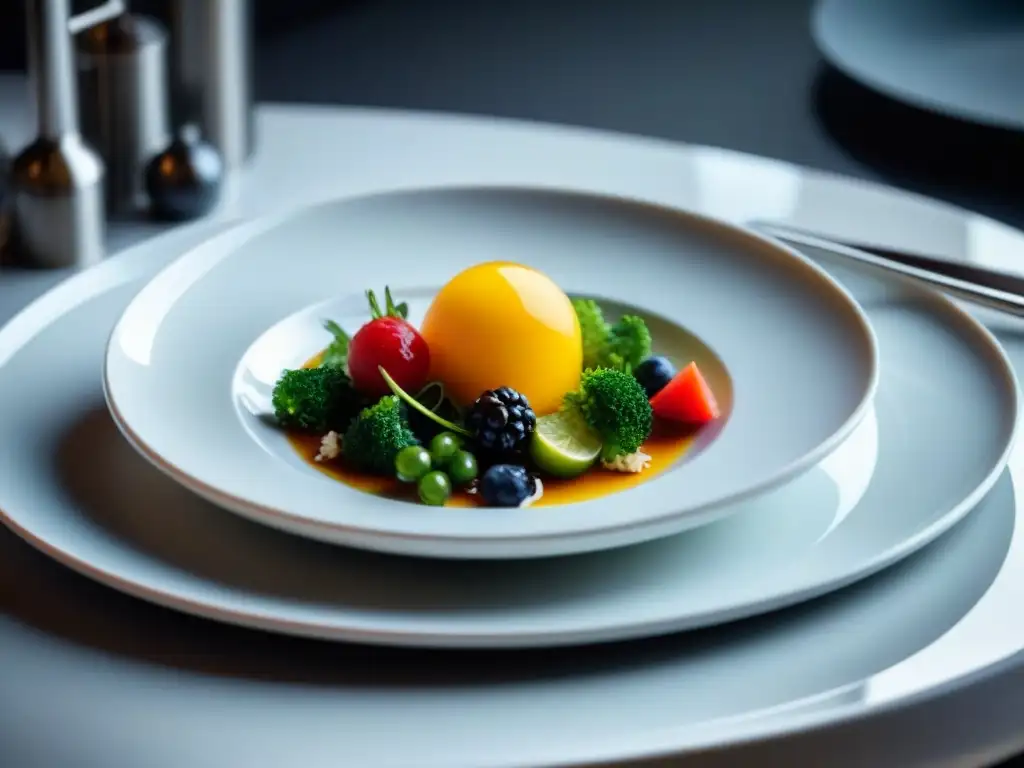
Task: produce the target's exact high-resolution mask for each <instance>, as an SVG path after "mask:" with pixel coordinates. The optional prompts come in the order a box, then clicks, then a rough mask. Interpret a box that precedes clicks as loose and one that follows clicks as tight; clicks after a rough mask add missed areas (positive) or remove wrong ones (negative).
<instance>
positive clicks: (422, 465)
mask: <svg viewBox="0 0 1024 768" xmlns="http://www.w3.org/2000/svg"><path fill="white" fill-rule="evenodd" d="M429 471H430V453H429V452H428V451H427V449H426V448H424V447H423V446H421V445H410V446H409V447H408V448H403V449H402V450H400V451H399V452H398V455H397V456H395V475H397V477H398V479H399V480H401V481H402V482H403V483H415V482H416V481H417V480H419V479H420V478H421V477H423V476H424V475H425V474H427V472H429Z"/></svg>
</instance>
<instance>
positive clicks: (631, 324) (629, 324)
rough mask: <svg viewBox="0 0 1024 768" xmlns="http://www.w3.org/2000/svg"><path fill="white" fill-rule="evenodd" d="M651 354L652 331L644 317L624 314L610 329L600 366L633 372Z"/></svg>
mask: <svg viewBox="0 0 1024 768" xmlns="http://www.w3.org/2000/svg"><path fill="white" fill-rule="evenodd" d="M650 356H651V332H650V331H649V330H647V324H646V323H645V322H644V321H643V318H640V317H637V316H636V315H623V316H622V319H621V320H619V321H618V322H617V323H615V324H614V325H612V327H611V328H610V329H609V331H608V339H607V340H606V341H605V346H604V350H603V352H602V355H601V363H600V367H602V368H615V369H616V370H619V371H625V372H626V373H631V372H632V371H633V369H634V368H636V367H637V366H638V365H640V363H642V362H643V361H644V360H646V359H647V358H648V357H650Z"/></svg>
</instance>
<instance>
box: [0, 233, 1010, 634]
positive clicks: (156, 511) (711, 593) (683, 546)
mask: <svg viewBox="0 0 1024 768" xmlns="http://www.w3.org/2000/svg"><path fill="white" fill-rule="evenodd" d="M251 228H252V227H251V226H243V227H242V228H241V229H240V230H238V232H239V236H242V235H243V234H244V232H245V231H246V230H247V229H251ZM156 266H157V265H151V266H143V265H142V264H139V263H133V262H123V261H121V262H112V263H109V264H105V265H103V266H101V267H98V268H96V269H94V270H91V271H89V272H88V273H86V274H84V275H82V276H81V277H78V278H75V279H74V280H72V281H70V282H68V283H67V284H65V285H64V286H62V287H60V288H58V289H57V290H55V291H54V292H53V293H51V294H50V295H48V296H46V297H44V298H43V299H41V300H40V301H39V302H37V303H36V304H34V305H32V306H31V307H29V308H28V309H27V310H25V312H24V313H23V314H22V315H21V316H19V317H18V318H16V319H15V320H14V321H12V322H11V324H10V325H9V326H7V328H6V329H4V330H3V331H0V360H2V361H3V362H4V365H3V367H2V368H0V389H2V391H4V392H7V393H9V396H8V397H7V398H5V399H4V401H3V402H4V403H7V404H8V406H7V407H6V408H4V407H3V405H2V404H0V461H2V462H3V466H5V467H7V468H8V471H10V472H12V473H14V475H13V476H16V477H18V478H19V482H18V483H11V484H5V485H3V486H0V509H2V510H3V515H4V519H5V521H6V522H7V524H8V525H9V526H10V527H11V528H12V529H14V530H15V531H17V532H18V533H19V534H20V535H22V536H23V537H25V538H26V539H27V540H28V541H30V542H32V543H33V544H35V545H36V546H38V547H40V548H41V549H42V550H43V551H45V552H47V553H49V554H50V555H52V556H53V557H55V558H56V559H58V560H59V561H61V562H63V563H65V564H67V565H69V566H71V567H72V568H75V569H76V570H79V571H81V572H83V573H85V574H87V575H89V576H90V577H92V578H95V579H98V580H100V581H102V582H103V583H106V584H109V585H111V586H113V587H115V588H116V589H120V590H123V591H126V592H128V593H129V594H133V595H137V596H140V597H143V598H145V599H147V600H151V601H154V602H157V603H160V604H162V605H166V606H169V607H172V608H176V609H180V610H184V611H187V612H190V613H196V614H199V615H202V616H206V617H210V618H214V619H218V620H222V621H227V622H232V623H239V624H244V625H249V626H255V627H260V628H265V629H269V630H273V631H277V632H284V633H291V634H301V635H311V636H316V637H323V638H332V639H349V640H357V641H363V642H373V643H385V644H402V645H417V646H422V645H432V646H461V647H466V646H490V647H495V646H501V647H510V646H537V645H559V644H566V643H584V642H595V641H601V640H610V639H621V638H626V637H637V636H643V635H652V634H658V633H664V632H668V631H671V630H677V629H683V628H694V627H699V626H705V625H708V624H712V623H716V622H723V621H727V620H730V619H735V618H739V617H741V616H749V615H751V614H754V613H758V612H763V611H767V610H771V609H774V608H778V607H780V606H784V605H788V604H791V603H793V602H796V601H799V600H803V599H807V598H810V597H812V596H815V595H820V594H822V593H824V592H827V591H829V590H832V589H836V588H838V587H840V586H843V585H845V584H848V583H849V582H851V581H853V580H855V579H857V578H860V577H863V576H866V575H868V574H870V573H872V572H874V571H876V570H878V569H880V568H883V567H884V566H886V565H888V564H891V563H892V562H894V561H896V560H898V559H900V558H902V557H904V556H906V555H908V554H909V553H911V552H913V551H914V550H916V549H918V548H919V547H921V546H923V545H924V544H926V543H927V542H929V541H931V540H932V539H933V538H935V537H936V536H938V535H939V534H940V533H941V532H942V531H944V530H946V529H947V528H949V527H950V526H951V525H953V524H954V523H955V522H957V521H958V520H960V519H961V518H962V516H963V515H964V514H966V513H967V511H968V510H969V509H970V508H971V507H972V505H973V504H974V503H975V502H976V501H977V500H978V499H979V498H980V497H981V496H982V495H983V494H984V493H985V491H986V490H987V489H988V488H990V487H991V485H992V483H993V482H995V479H996V477H997V476H998V474H999V472H1000V470H1001V468H1002V466H1003V465H1004V463H1005V462H1006V457H1007V453H1008V449H1009V445H1010V442H1011V440H1012V436H1013V431H1014V430H1013V425H1014V423H1015V414H1016V410H1017V399H1016V397H1017V396H1016V388H1015V384H1014V377H1013V373H1012V371H1011V370H1010V368H1009V365H1008V363H1007V361H1006V360H1005V358H1004V357H1003V355H1002V353H1001V351H1000V350H999V348H998V346H997V345H995V344H994V342H993V340H992V339H991V337H990V335H989V334H988V333H987V332H986V331H985V330H984V329H982V328H981V327H980V326H978V325H977V324H976V323H975V322H974V321H972V320H970V319H969V318H967V317H966V316H964V315H963V314H961V313H960V311H959V310H957V309H955V308H954V307H953V306H952V305H950V304H949V303H948V302H946V301H945V300H943V299H940V298H938V297H934V296H930V295H928V294H924V293H922V292H921V291H919V290H916V289H913V288H910V287H906V286H904V285H903V284H902V283H898V282H894V281H892V280H889V279H886V280H882V281H880V280H878V279H875V278H873V277H871V276H868V275H865V274H862V273H853V272H848V271H842V270H840V269H839V268H837V267H836V266H835V265H832V267H831V268H832V269H837V274H840V275H841V276H842V277H843V279H844V280H845V281H847V282H848V284H849V285H850V286H851V287H852V289H853V290H854V291H855V293H856V295H857V296H858V297H859V298H860V300H861V301H863V302H864V304H865V306H866V307H868V312H869V313H870V315H871V318H872V321H873V322H874V324H875V325H876V328H877V329H878V337H879V342H880V350H881V354H882V366H881V368H882V371H883V374H882V382H881V387H880V389H879V392H878V395H877V397H876V402H875V407H874V410H873V412H872V413H871V414H869V415H868V417H867V418H866V419H865V421H864V422H863V423H862V425H861V426H860V427H859V428H858V430H856V431H855V433H854V435H853V436H852V437H851V438H850V440H848V441H847V442H846V443H844V445H843V446H842V447H841V448H840V449H839V451H838V452H836V453H834V454H833V455H832V456H831V457H829V458H828V459H827V460H826V461H825V462H824V463H823V464H822V466H820V467H818V468H816V469H813V470H812V471H811V472H809V473H808V474H806V475H805V476H804V477H802V478H800V479H798V480H796V481H794V482H793V483H791V484H789V485H786V486H784V487H783V488H781V489H779V490H776V491H774V492H772V493H770V494H768V495H766V496H764V497H761V498H759V499H757V500H754V501H750V502H747V503H746V504H744V505H741V507H739V508H738V509H737V512H738V514H736V515H734V516H732V517H730V518H729V519H728V520H725V521H722V522H719V523H716V524H713V525H710V526H707V527H705V528H703V529H701V530H697V531H693V532H689V533H686V534H682V535H679V536H675V537H672V538H668V539H663V540H661V541H658V542H653V543H648V544H643V545H637V546H633V547H630V548H625V549H620V550H617V551H614V552H606V553H597V554H590V555H581V556H573V557H568V558H551V559H544V560H533V561H523V562H512V563H508V562H505V563H465V562H443V561H436V560H419V559H412V558H403V557H394V556H387V555H376V554H371V553H365V552H358V551H352V550H339V549H338V548H336V547H333V546H328V545H324V544H320V543H317V542H311V541H307V540H305V539H302V538H298V537H292V536H287V535H284V534H281V533H277V532H275V531H272V530H270V529H268V528H265V527H262V526H258V525H254V524H252V523H250V522H247V521H244V520H242V519H239V518H237V517H235V516H233V515H228V514H226V513H224V512H223V511H221V510H219V509H217V508H215V507H213V506H212V505H210V504H208V503H206V502H204V501H202V500H200V499H199V498H198V497H196V496H194V495H192V494H191V493H189V492H188V491H186V490H185V489H183V488H182V487H180V486H178V485H176V484H175V483H174V482H172V481H171V480H169V479H168V478H166V477H164V476H163V475H161V474H160V473H158V472H156V471H154V470H153V469H152V468H151V467H150V466H149V465H148V464H147V463H146V462H145V461H144V460H143V459H141V458H140V457H139V456H138V455H137V454H136V453H135V452H134V451H133V450H132V449H131V448H130V447H129V446H128V445H127V443H126V442H125V441H124V440H123V439H122V438H121V437H120V435H119V434H118V432H117V429H116V428H115V426H114V425H113V423H112V422H111V420H110V418H109V415H108V414H107V412H106V410H105V408H104V407H103V402H102V394H101V391H100V386H99V381H98V378H97V376H96V373H97V372H96V365H95V363H96V359H97V358H96V356H97V355H98V354H100V353H101V351H102V346H103V343H104V340H105V338H106V336H107V333H108V330H109V328H110V327H111V326H112V324H113V323H114V321H115V319H116V317H117V316H118V314H119V313H120V312H121V311H122V310H123V308H124V306H125V305H126V304H127V302H128V300H129V298H130V296H131V294H132V292H133V291H135V290H137V288H138V287H139V286H140V285H141V284H142V281H143V280H144V279H145V278H146V277H147V276H148V275H149V274H151V273H152V271H153V270H154V269H155V268H156ZM58 349H59V350H62V352H61V357H60V359H59V362H54V358H53V350H58ZM44 361H50V362H48V363H46V364H44ZM55 374H59V375H55ZM964 393H970V396H969V397H965V396H964ZM26 434H31V435H33V440H32V441H31V442H29V443H26V441H25V440H24V439H23V437H22V438H20V439H19V438H18V436H24V435H26ZM53 457H55V459H54V458H53ZM54 462H55V463H54ZM922 478H927V479H928V482H922V481H921V479H922ZM54 479H55V480H56V482H52V480H54Z"/></svg>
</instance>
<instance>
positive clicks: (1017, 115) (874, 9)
mask: <svg viewBox="0 0 1024 768" xmlns="http://www.w3.org/2000/svg"><path fill="white" fill-rule="evenodd" d="M813 29H814V35H815V38H816V39H817V42H818V46H819V47H820V48H821V50H822V52H823V53H824V54H825V56H827V57H828V59H829V60H830V61H831V62H832V63H833V64H835V65H836V66H837V67H838V68H839V69H841V70H842V71H843V72H845V73H846V74H847V75H849V76H850V77H853V78H855V79H857V80H860V81H861V82H863V83H864V84H865V85H868V86H870V87H871V88H874V89H875V90H877V91H879V92H881V93H883V94H885V95H887V96H889V97H891V98H895V99H899V100H901V101H905V102H908V103H910V104H913V105H914V106H917V107H920V108H923V109H928V110H932V111H936V112H941V113H946V114H951V115H955V116H957V117H961V118H963V119H966V120H971V121H974V122H978V123H983V124H986V125H994V126H999V127H1003V128H1011V129H1014V130H1020V129H1022V128H1024V92H1022V91H1021V87H1020V76H1019V75H1020V72H1021V71H1022V69H1024V6H1021V4H1020V3H1017V2H1000V0H822V2H819V3H818V6H817V8H816V9H815V13H814V21H813Z"/></svg>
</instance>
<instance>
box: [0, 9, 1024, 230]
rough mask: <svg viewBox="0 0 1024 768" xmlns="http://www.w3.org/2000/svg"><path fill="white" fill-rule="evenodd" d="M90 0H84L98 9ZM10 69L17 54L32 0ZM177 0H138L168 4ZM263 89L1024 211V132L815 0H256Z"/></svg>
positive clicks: (3, 33)
mask: <svg viewBox="0 0 1024 768" xmlns="http://www.w3.org/2000/svg"><path fill="white" fill-rule="evenodd" d="M94 4H95V2H93V1H92V0H84V1H83V0H75V5H76V7H79V8H81V7H90V6H92V5H94ZM4 5H5V6H7V8H8V10H5V11H4V12H2V13H0V68H6V69H18V68H20V67H22V66H23V61H24V41H23V35H22V30H23V19H22V18H21V13H22V5H23V4H22V3H21V2H17V1H15V2H12V1H11V0H5V2H4ZM167 6H168V0H135V2H133V3H132V7H133V9H134V10H135V11H136V12H142V13H151V14H153V15H156V16H161V15H162V14H163V13H164V12H165V11H166V8H167ZM254 8H255V9H256V30H257V44H256V92H257V98H258V99H259V100H261V101H266V100H273V101H293V102H311V103H324V104H357V105H367V106H386V107H406V108H413V109H428V110H441V111H451V112H463V113H472V114H487V115H500V116H508V117H517V118H526V119H533V120H543V121H548V122H555V123H565V124H570V125H583V126H590V127H596V128H605V129H611V130H617V131H625V132H630V133H638V134H646V135H650V136H658V137H663V138H668V139H675V140H680V141H687V142H693V143H700V144H711V145H716V146H722V147H727V148H730V149H738V150H743V151H747V152H753V153H756V154H761V155H766V156H769V157H775V158H779V159H783V160H789V161H792V162H796V163H800V164H802V165H807V166H811V167H815V168H820V169H825V170H829V171H835V172H838V173H844V174H848V175H853V176H860V177H863V178H870V179H876V180H882V181H886V182H889V183H892V184H895V185H897V186H901V187H904V188H908V189H912V190H914V191H919V192H922V193H925V194H928V195H931V196H933V197H938V198H941V199H944V200H947V201H950V202H953V203H956V204H959V205H962V206H964V207H967V208H970V209H973V210H975V211H978V212H981V213H985V214H988V215H991V216H994V217H995V218H998V219H1001V220H1003V221H1006V222H1008V223H1011V224H1014V225H1016V226H1021V227H1024V207H1022V206H1021V189H1022V185H1021V183H1020V180H1019V177H1020V175H1021V172H1022V171H1024V139H1022V135H1018V134H1014V133H1010V132H1004V131H998V130H994V129H983V128H980V127H976V126H971V125H967V124H963V123H959V122H957V121H955V120H951V119H946V118H943V117H940V116H936V115H932V114H927V113H923V112H918V111H916V110H914V109H911V108H908V107H904V106H902V105H899V104H896V103H893V102H890V101H887V100H886V99H883V98H881V97H879V96H876V95H874V94H873V93H871V92H869V91H867V90H865V89H863V88H861V87H859V86H857V85H855V84H854V83H852V82H850V81H848V80H846V79H845V78H843V77H842V76H841V75H839V74H838V73H836V72H835V71H833V70H831V69H830V68H828V67H827V66H825V65H824V64H823V62H822V61H821V59H820V56H819V55H818V53H817V51H816V49H815V47H814V45H813V42H812V40H811V37H810V33H809V16H810V9H811V0H519V2H507V1H506V2H500V1H499V0H254Z"/></svg>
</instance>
